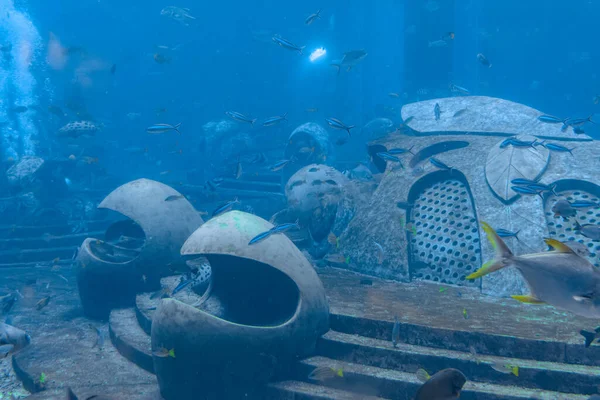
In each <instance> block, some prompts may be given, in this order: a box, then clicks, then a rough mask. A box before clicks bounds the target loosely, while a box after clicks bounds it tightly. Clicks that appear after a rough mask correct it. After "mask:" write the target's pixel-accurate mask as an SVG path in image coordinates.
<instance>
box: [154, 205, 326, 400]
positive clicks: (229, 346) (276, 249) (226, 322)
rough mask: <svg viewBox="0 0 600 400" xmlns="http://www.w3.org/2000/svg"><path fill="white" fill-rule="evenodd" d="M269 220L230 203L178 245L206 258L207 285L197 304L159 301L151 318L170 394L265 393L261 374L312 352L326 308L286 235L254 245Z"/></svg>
mask: <svg viewBox="0 0 600 400" xmlns="http://www.w3.org/2000/svg"><path fill="white" fill-rule="evenodd" d="M272 227H273V225H272V224H270V223H269V222H267V221H265V220H263V219H262V218H260V217H257V216H255V215H252V214H248V213H244V212H241V211H230V212H228V213H225V214H222V215H220V216H218V217H215V218H213V219H211V220H210V221H208V222H207V223H205V224H204V225H202V226H201V227H200V228H198V229H197V230H196V232H194V233H193V234H192V236H190V238H189V239H188V240H187V241H186V242H185V244H184V245H183V247H182V249H181V254H182V256H184V257H186V258H195V257H198V256H204V257H206V258H207V259H208V260H209V262H210V264H211V267H212V280H213V282H212V291H211V295H210V297H209V298H208V300H206V301H205V303H203V305H202V307H201V309H199V308H196V307H193V306H191V305H188V304H185V303H182V302H180V301H177V300H175V299H163V300H162V301H161V304H160V306H159V307H158V309H157V311H156V313H155V314H154V317H153V321H152V349H153V352H154V351H156V350H159V349H162V348H166V349H173V350H174V352H175V355H176V357H158V356H156V355H155V356H154V357H153V358H154V370H155V372H156V376H157V377H158V382H159V385H160V391H161V395H162V396H163V397H164V398H165V399H166V400H172V399H224V398H262V397H261V390H262V389H264V386H265V384H266V383H267V382H269V381H270V380H272V379H273V378H275V377H277V376H282V375H283V374H285V372H286V371H287V370H288V369H289V368H291V366H292V365H293V363H294V362H295V361H296V360H298V359H301V358H304V357H307V356H310V355H311V354H313V353H314V350H315V346H316V342H317V339H318V338H319V337H320V336H321V335H323V334H324V333H326V332H327V331H328V330H329V306H328V303H327V298H326V296H325V290H324V288H323V285H322V283H321V281H320V279H319V277H318V276H317V274H316V272H315V270H314V268H313V267H312V265H311V264H310V263H309V262H308V260H307V259H306V258H305V256H304V255H303V254H302V253H301V252H300V250H298V248H297V247H296V246H295V245H294V244H293V243H292V242H291V241H290V240H289V239H288V238H287V237H286V235H284V234H274V235H272V236H269V237H268V238H267V239H265V240H262V241H260V242H258V243H255V244H253V245H249V244H248V243H249V241H250V240H251V239H252V238H253V237H255V236H256V235H258V234H259V233H262V232H264V231H267V230H269V229H271V228H272Z"/></svg>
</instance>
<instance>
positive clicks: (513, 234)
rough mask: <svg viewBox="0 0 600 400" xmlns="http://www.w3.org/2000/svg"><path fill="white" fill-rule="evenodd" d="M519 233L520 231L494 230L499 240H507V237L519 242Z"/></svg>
mask: <svg viewBox="0 0 600 400" xmlns="http://www.w3.org/2000/svg"><path fill="white" fill-rule="evenodd" d="M519 232H521V231H520V230H518V231H516V232H512V231H509V230H506V229H496V233H497V234H498V236H500V237H501V238H508V237H514V238H516V239H517V240H519V236H518V235H519Z"/></svg>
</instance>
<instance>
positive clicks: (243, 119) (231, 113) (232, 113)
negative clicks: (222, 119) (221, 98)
mask: <svg viewBox="0 0 600 400" xmlns="http://www.w3.org/2000/svg"><path fill="white" fill-rule="evenodd" d="M225 114H226V115H227V116H228V117H229V118H231V119H232V120H234V121H238V122H247V123H249V124H250V125H252V126H254V123H255V122H256V118H254V119H252V118H250V117H248V116H246V115H244V114H242V113H239V112H237V111H225Z"/></svg>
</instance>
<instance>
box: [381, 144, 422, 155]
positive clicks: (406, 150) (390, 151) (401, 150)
mask: <svg viewBox="0 0 600 400" xmlns="http://www.w3.org/2000/svg"><path fill="white" fill-rule="evenodd" d="M413 147H415V146H412V147H411V148H410V149H400V148H397V149H391V150H388V151H387V152H386V153H388V154H392V155H396V154H404V153H410V154H412V155H414V154H415V153H413V152H412V149H413Z"/></svg>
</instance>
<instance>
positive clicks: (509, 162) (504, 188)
mask: <svg viewBox="0 0 600 400" xmlns="http://www.w3.org/2000/svg"><path fill="white" fill-rule="evenodd" d="M517 139H518V140H522V141H534V140H535V137H533V136H528V135H521V136H518V137H517ZM503 141H504V140H502V141H500V142H498V144H497V145H496V146H494V147H493V148H492V149H491V150H490V154H489V155H488V158H487V161H486V163H485V177H486V180H487V183H488V185H489V186H490V189H492V190H493V191H494V193H496V195H497V196H498V197H500V198H501V199H503V200H505V201H507V202H509V201H510V200H512V199H513V198H515V197H516V196H518V195H519V194H518V193H516V192H515V191H514V190H512V189H511V186H514V185H513V184H512V183H511V181H512V180H513V179H517V178H525V179H529V180H532V181H535V180H538V179H539V178H540V177H541V176H542V174H543V173H544V171H545V170H546V166H547V165H548V162H550V151H549V150H548V149H547V148H545V147H543V146H535V147H515V146H512V145H508V146H505V147H504V148H501V147H500V145H501V144H502V142H503Z"/></svg>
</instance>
